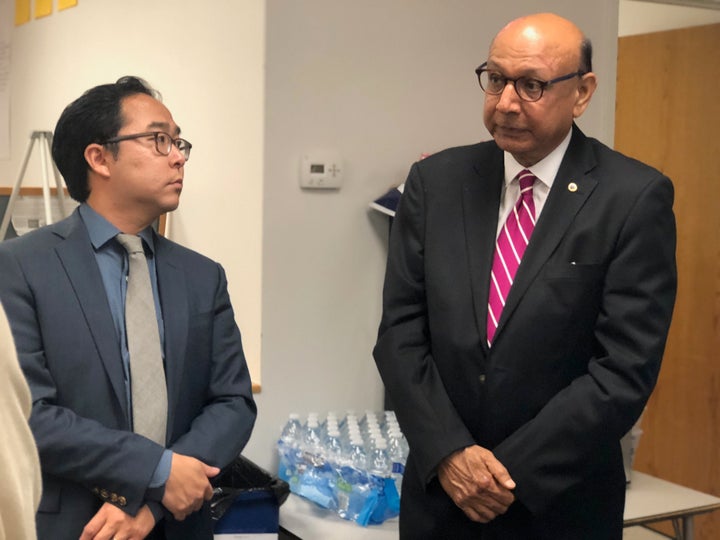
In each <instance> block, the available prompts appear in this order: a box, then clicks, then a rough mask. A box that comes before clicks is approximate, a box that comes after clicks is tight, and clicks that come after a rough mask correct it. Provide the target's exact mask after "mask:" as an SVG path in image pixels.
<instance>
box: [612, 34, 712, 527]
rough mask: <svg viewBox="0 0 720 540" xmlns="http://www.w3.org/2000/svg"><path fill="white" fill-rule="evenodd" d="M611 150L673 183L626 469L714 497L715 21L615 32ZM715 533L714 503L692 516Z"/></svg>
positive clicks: (698, 524)
mask: <svg viewBox="0 0 720 540" xmlns="http://www.w3.org/2000/svg"><path fill="white" fill-rule="evenodd" d="M615 146H616V148H617V149H618V150H619V151H621V152H623V153H625V154H628V155H630V156H633V157H635V158H637V159H639V160H641V161H644V162H646V163H648V164H650V165H653V166H654V167H656V168H658V169H660V170H661V171H663V172H664V173H665V174H667V175H668V176H669V177H670V178H671V179H672V180H673V183H674V185H675V215H676V218H677V229H678V249H677V261H678V274H679V285H678V297H677V303H676V305H675V312H674V315H673V322H672V326H671V330H670V337H669V340H668V345H667V350H666V353H665V359H664V363H663V367H662V371H661V374H660V380H659V382H658V386H657V388H656V390H655V392H654V394H653V396H652V398H651V399H650V403H649V405H648V409H647V411H646V413H645V416H644V418H643V422H642V428H643V430H644V433H643V435H642V438H641V440H640V447H639V450H638V453H637V457H636V462H635V468H636V469H637V470H640V471H643V472H647V473H649V474H652V475H655V476H658V477H660V478H664V479H666V480H670V481H672V482H677V483H679V484H683V485H686V486H689V487H691V488H694V489H697V490H700V491H704V492H706V493H711V494H713V495H716V496H720V24H715V25H709V26H700V27H693V28H687V29H681V30H672V31H668V32H657V33H653V34H644V35H639V36H628V37H623V38H620V41H619V47H618V79H617V114H616V127H615ZM695 524H696V539H697V540H717V539H720V511H719V512H715V513H713V514H706V515H704V516H699V517H697V518H696V521H695Z"/></svg>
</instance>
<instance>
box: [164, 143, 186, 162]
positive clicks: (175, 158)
mask: <svg viewBox="0 0 720 540" xmlns="http://www.w3.org/2000/svg"><path fill="white" fill-rule="evenodd" d="M168 157H169V158H170V161H171V163H172V164H173V166H176V167H177V166H180V167H182V166H183V165H185V162H186V161H187V158H186V157H185V153H184V152H183V151H182V150H180V149H179V148H178V147H177V146H175V145H174V144H173V145H172V147H171V148H170V154H169V155H168Z"/></svg>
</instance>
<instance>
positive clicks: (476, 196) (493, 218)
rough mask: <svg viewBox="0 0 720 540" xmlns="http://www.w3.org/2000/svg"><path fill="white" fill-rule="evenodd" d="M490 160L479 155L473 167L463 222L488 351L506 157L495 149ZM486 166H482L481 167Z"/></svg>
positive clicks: (477, 314)
mask: <svg viewBox="0 0 720 540" xmlns="http://www.w3.org/2000/svg"><path fill="white" fill-rule="evenodd" d="M492 149H493V150H492V152H491V154H490V156H488V157H487V159H484V158H485V156H482V155H479V156H478V160H477V161H476V162H475V164H474V166H473V172H474V174H473V175H472V176H471V179H469V180H468V181H467V182H466V183H465V184H464V185H463V220H464V226H465V239H466V242H467V245H466V251H467V254H468V264H469V267H470V279H471V285H472V298H473V304H474V307H475V310H474V311H475V318H476V321H475V323H476V325H477V328H478V331H479V332H480V336H481V340H480V341H481V343H482V346H483V348H484V349H487V329H486V325H485V321H486V317H487V304H488V287H489V286H490V285H489V284H490V271H491V269H492V259H493V252H494V250H495V235H496V231H497V220H498V207H499V205H500V194H501V192H502V184H503V170H504V166H503V154H502V151H500V149H499V148H497V147H492ZM481 163H483V165H481Z"/></svg>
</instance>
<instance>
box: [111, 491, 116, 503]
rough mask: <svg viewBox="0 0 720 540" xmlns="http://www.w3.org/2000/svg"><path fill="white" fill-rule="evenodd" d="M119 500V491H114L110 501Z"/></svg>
mask: <svg viewBox="0 0 720 540" xmlns="http://www.w3.org/2000/svg"><path fill="white" fill-rule="evenodd" d="M117 501H118V494H117V493H113V494H112V495H110V502H114V503H116V502H117Z"/></svg>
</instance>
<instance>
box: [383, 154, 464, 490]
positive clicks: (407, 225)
mask: <svg viewBox="0 0 720 540" xmlns="http://www.w3.org/2000/svg"><path fill="white" fill-rule="evenodd" d="M424 234H425V189H424V186H423V180H422V177H421V175H420V172H419V169H418V166H417V164H415V165H413V167H412V168H411V170H410V174H409V177H408V180H407V182H406V183H405V189H404V192H403V196H402V197H401V199H400V204H399V207H398V209H397V212H396V216H395V220H394V221H393V225H392V232H391V235H390V246H389V255H388V261H387V270H386V275H385V284H384V288H383V315H382V320H381V323H380V329H379V332H378V339H377V343H376V345H375V348H374V351H373V355H374V358H375V362H376V364H377V367H378V370H379V372H380V375H381V376H382V379H383V382H384V384H385V386H386V388H387V390H388V393H389V394H390V397H391V399H392V402H393V407H394V408H395V412H396V414H397V416H398V419H399V421H400V423H401V425H402V426H403V433H404V434H405V436H406V437H407V439H408V441H409V443H410V448H411V453H412V455H413V459H414V462H415V464H416V467H417V469H418V470H417V472H418V474H419V475H420V478H421V480H422V481H424V482H428V481H429V480H430V479H432V477H433V476H434V474H435V471H436V468H437V465H438V464H439V463H440V461H441V460H442V459H443V458H445V457H446V456H448V455H449V454H451V453H452V452H454V451H455V450H458V449H460V448H464V447H466V446H470V445H472V444H474V440H473V437H472V435H471V434H470V432H469V431H468V429H467V428H466V426H465V425H464V423H463V422H462V420H461V418H460V417H459V415H458V413H457V411H456V409H455V407H454V405H453V404H452V402H451V400H450V398H449V397H448V394H447V392H446V390H445V386H444V385H443V382H442V380H441V377H440V374H439V373H438V370H437V366H436V365H435V361H434V359H433V356H432V352H431V343H430V334H429V328H428V307H427V298H426V294H425V270H424V265H425V259H424Z"/></svg>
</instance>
